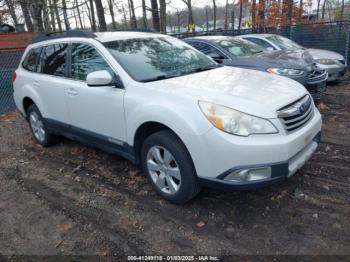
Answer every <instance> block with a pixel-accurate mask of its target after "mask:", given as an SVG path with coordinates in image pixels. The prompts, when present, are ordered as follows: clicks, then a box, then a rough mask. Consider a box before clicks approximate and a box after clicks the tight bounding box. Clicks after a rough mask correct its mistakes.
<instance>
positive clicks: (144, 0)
mask: <svg viewBox="0 0 350 262" xmlns="http://www.w3.org/2000/svg"><path fill="white" fill-rule="evenodd" d="M142 23H143V28H147V13H146V0H142Z"/></svg>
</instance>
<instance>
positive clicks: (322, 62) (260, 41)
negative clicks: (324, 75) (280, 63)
mask: <svg viewBox="0 0 350 262" xmlns="http://www.w3.org/2000/svg"><path fill="white" fill-rule="evenodd" d="M242 38H244V39H246V40H249V41H251V42H253V43H255V44H257V45H259V46H261V47H263V48H265V49H266V50H288V49H306V50H307V51H308V52H309V53H310V54H311V55H312V57H313V59H314V60H315V61H316V63H317V66H318V67H319V68H321V69H325V70H327V72H328V79H327V81H328V82H330V81H336V80H339V79H340V78H341V77H343V76H344V74H345V71H346V68H347V62H346V61H345V58H344V56H342V55H341V54H338V53H336V52H333V51H328V50H323V49H314V48H304V47H302V46H301V45H298V44H297V43H295V42H293V41H292V40H290V39H288V38H286V37H283V36H280V35H273V34H248V35H243V36H242Z"/></svg>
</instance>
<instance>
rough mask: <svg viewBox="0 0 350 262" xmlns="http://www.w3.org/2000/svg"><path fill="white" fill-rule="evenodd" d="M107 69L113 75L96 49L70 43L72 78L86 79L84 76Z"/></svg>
mask: <svg viewBox="0 0 350 262" xmlns="http://www.w3.org/2000/svg"><path fill="white" fill-rule="evenodd" d="M100 70H107V71H108V72H110V73H111V75H114V73H113V70H112V69H111V68H110V67H109V65H108V64H107V62H106V61H105V60H104V59H103V57H102V56H101V55H100V54H99V53H98V52H97V50H96V49H95V48H93V47H91V46H89V45H86V44H73V45H72V78H73V79H76V80H83V81H85V80H86V76H87V75H88V74H89V73H91V72H95V71H100Z"/></svg>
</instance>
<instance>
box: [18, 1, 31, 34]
mask: <svg viewBox="0 0 350 262" xmlns="http://www.w3.org/2000/svg"><path fill="white" fill-rule="evenodd" d="M19 4H20V6H21V9H22V13H23V17H24V22H25V23H26V26H27V30H28V31H30V32H31V31H33V22H32V18H31V17H30V13H29V9H28V5H29V3H28V1H25V0H23V1H19Z"/></svg>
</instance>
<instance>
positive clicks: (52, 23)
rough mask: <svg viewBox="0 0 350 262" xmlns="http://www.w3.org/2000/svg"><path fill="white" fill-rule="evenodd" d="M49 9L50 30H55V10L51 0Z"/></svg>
mask: <svg viewBox="0 0 350 262" xmlns="http://www.w3.org/2000/svg"><path fill="white" fill-rule="evenodd" d="M49 10H50V20H51V27H52V31H54V32H55V31H56V21H55V10H54V7H53V5H52V1H51V0H49Z"/></svg>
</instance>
